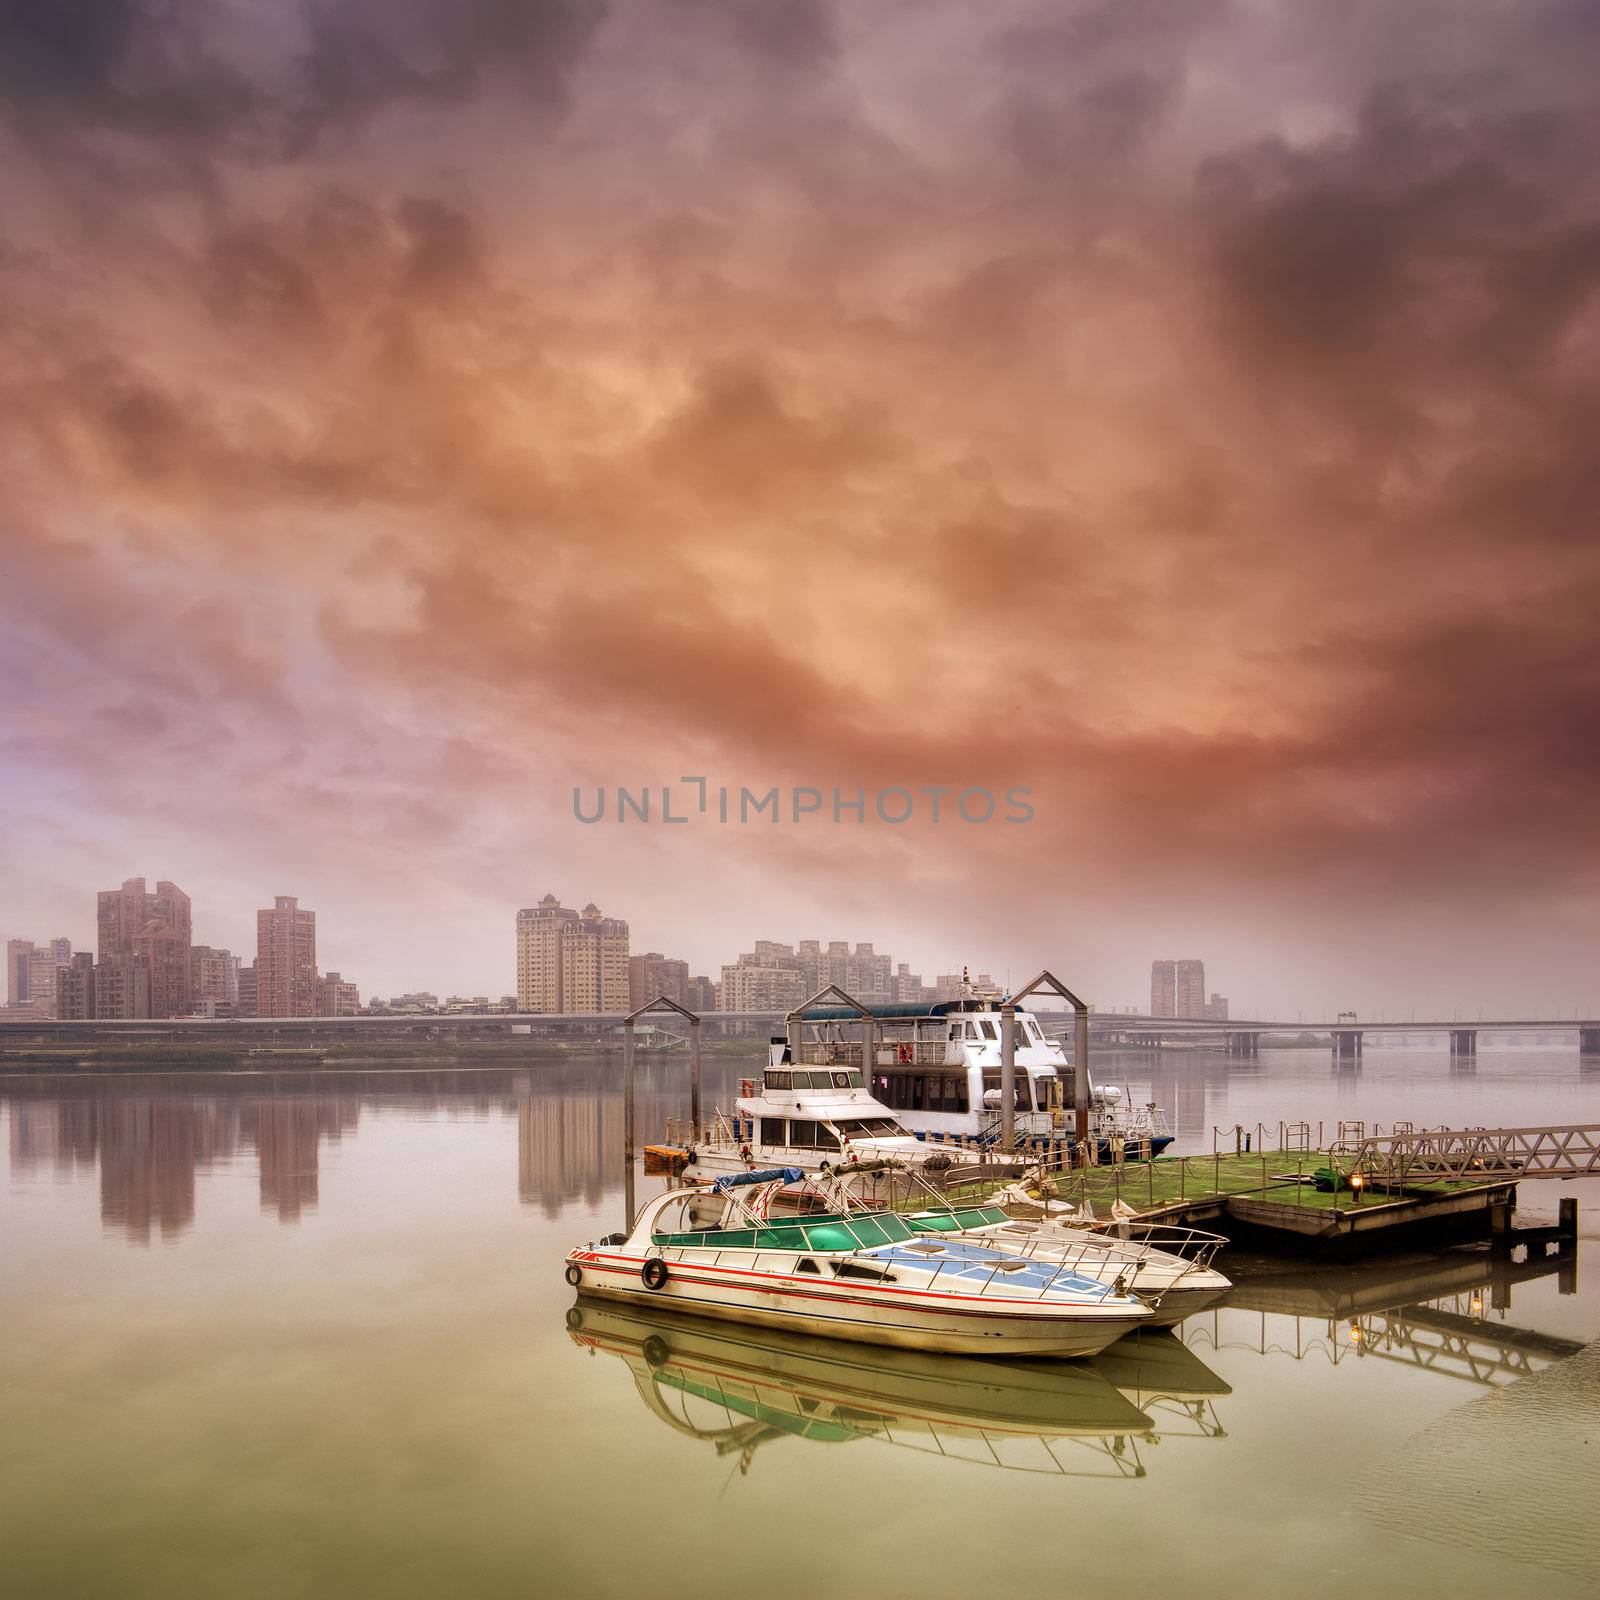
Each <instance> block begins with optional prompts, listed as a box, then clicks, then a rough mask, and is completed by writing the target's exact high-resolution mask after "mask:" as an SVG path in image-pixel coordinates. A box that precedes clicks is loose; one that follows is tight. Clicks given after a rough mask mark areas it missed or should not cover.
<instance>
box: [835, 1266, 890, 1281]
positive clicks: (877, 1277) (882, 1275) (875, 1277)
mask: <svg viewBox="0 0 1600 1600" xmlns="http://www.w3.org/2000/svg"><path fill="white" fill-rule="evenodd" d="M829 1265H830V1266H831V1267H832V1268H833V1270H834V1273H835V1275H836V1276H838V1277H841V1278H869V1279H871V1280H872V1282H873V1283H893V1282H894V1274H893V1273H892V1272H890V1271H888V1270H887V1269H886V1268H883V1267H869V1266H867V1265H866V1264H865V1263H863V1262H860V1261H832V1262H830V1263H829Z"/></svg>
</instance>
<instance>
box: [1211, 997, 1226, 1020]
mask: <svg viewBox="0 0 1600 1600" xmlns="http://www.w3.org/2000/svg"><path fill="white" fill-rule="evenodd" d="M1227 1020H1228V997H1227V995H1225V994H1214V995H1212V997H1211V998H1210V999H1209V1000H1208V1001H1206V1021H1207V1022H1226V1021H1227Z"/></svg>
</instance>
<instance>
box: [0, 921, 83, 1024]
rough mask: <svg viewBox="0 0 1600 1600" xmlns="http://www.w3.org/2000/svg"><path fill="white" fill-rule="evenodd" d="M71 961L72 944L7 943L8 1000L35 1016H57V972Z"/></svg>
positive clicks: (56, 941) (59, 941)
mask: <svg viewBox="0 0 1600 1600" xmlns="http://www.w3.org/2000/svg"><path fill="white" fill-rule="evenodd" d="M71 959H72V941H71V940H70V939H66V938H55V939H46V940H45V941H44V942H43V943H42V944H35V943H34V942H33V940H32V939H8V940H7V941H6V998H7V1000H8V1001H9V1002H10V1004H11V1005H13V1006H17V1007H26V1008H27V1010H28V1011H29V1012H31V1013H32V1015H34V1016H35V1017H44V1018H48V1017H53V1016H55V1015H56V973H57V972H58V971H59V970H60V969H61V968H62V967H64V966H66V964H67V963H68V962H69V961H71Z"/></svg>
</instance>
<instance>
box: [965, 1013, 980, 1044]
mask: <svg viewBox="0 0 1600 1600" xmlns="http://www.w3.org/2000/svg"><path fill="white" fill-rule="evenodd" d="M967 1037H968V1038H969V1039H976V1038H977V1037H978V1024H977V1023H976V1022H974V1021H972V1019H971V1018H970V1017H969V1018H968V1019H967Z"/></svg>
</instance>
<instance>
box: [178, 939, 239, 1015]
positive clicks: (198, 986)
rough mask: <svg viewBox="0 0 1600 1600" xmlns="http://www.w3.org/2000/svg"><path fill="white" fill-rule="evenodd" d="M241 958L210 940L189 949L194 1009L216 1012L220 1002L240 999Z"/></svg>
mask: <svg viewBox="0 0 1600 1600" xmlns="http://www.w3.org/2000/svg"><path fill="white" fill-rule="evenodd" d="M238 972H239V963H238V958H237V957H236V956H235V955H234V954H233V953H232V952H231V951H228V950H217V949H214V948H213V947H212V946H211V945H208V944H197V945H194V946H193V947H192V948H191V949H190V951H189V1004H190V1008H191V1009H192V1010H196V1011H203V1012H205V1013H206V1014H207V1015H210V1016H216V1014H217V1008H218V1007H219V1006H221V1007H223V1008H227V1007H230V1006H233V1005H236V1004H237V1003H238V999H239V981H238Z"/></svg>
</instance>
